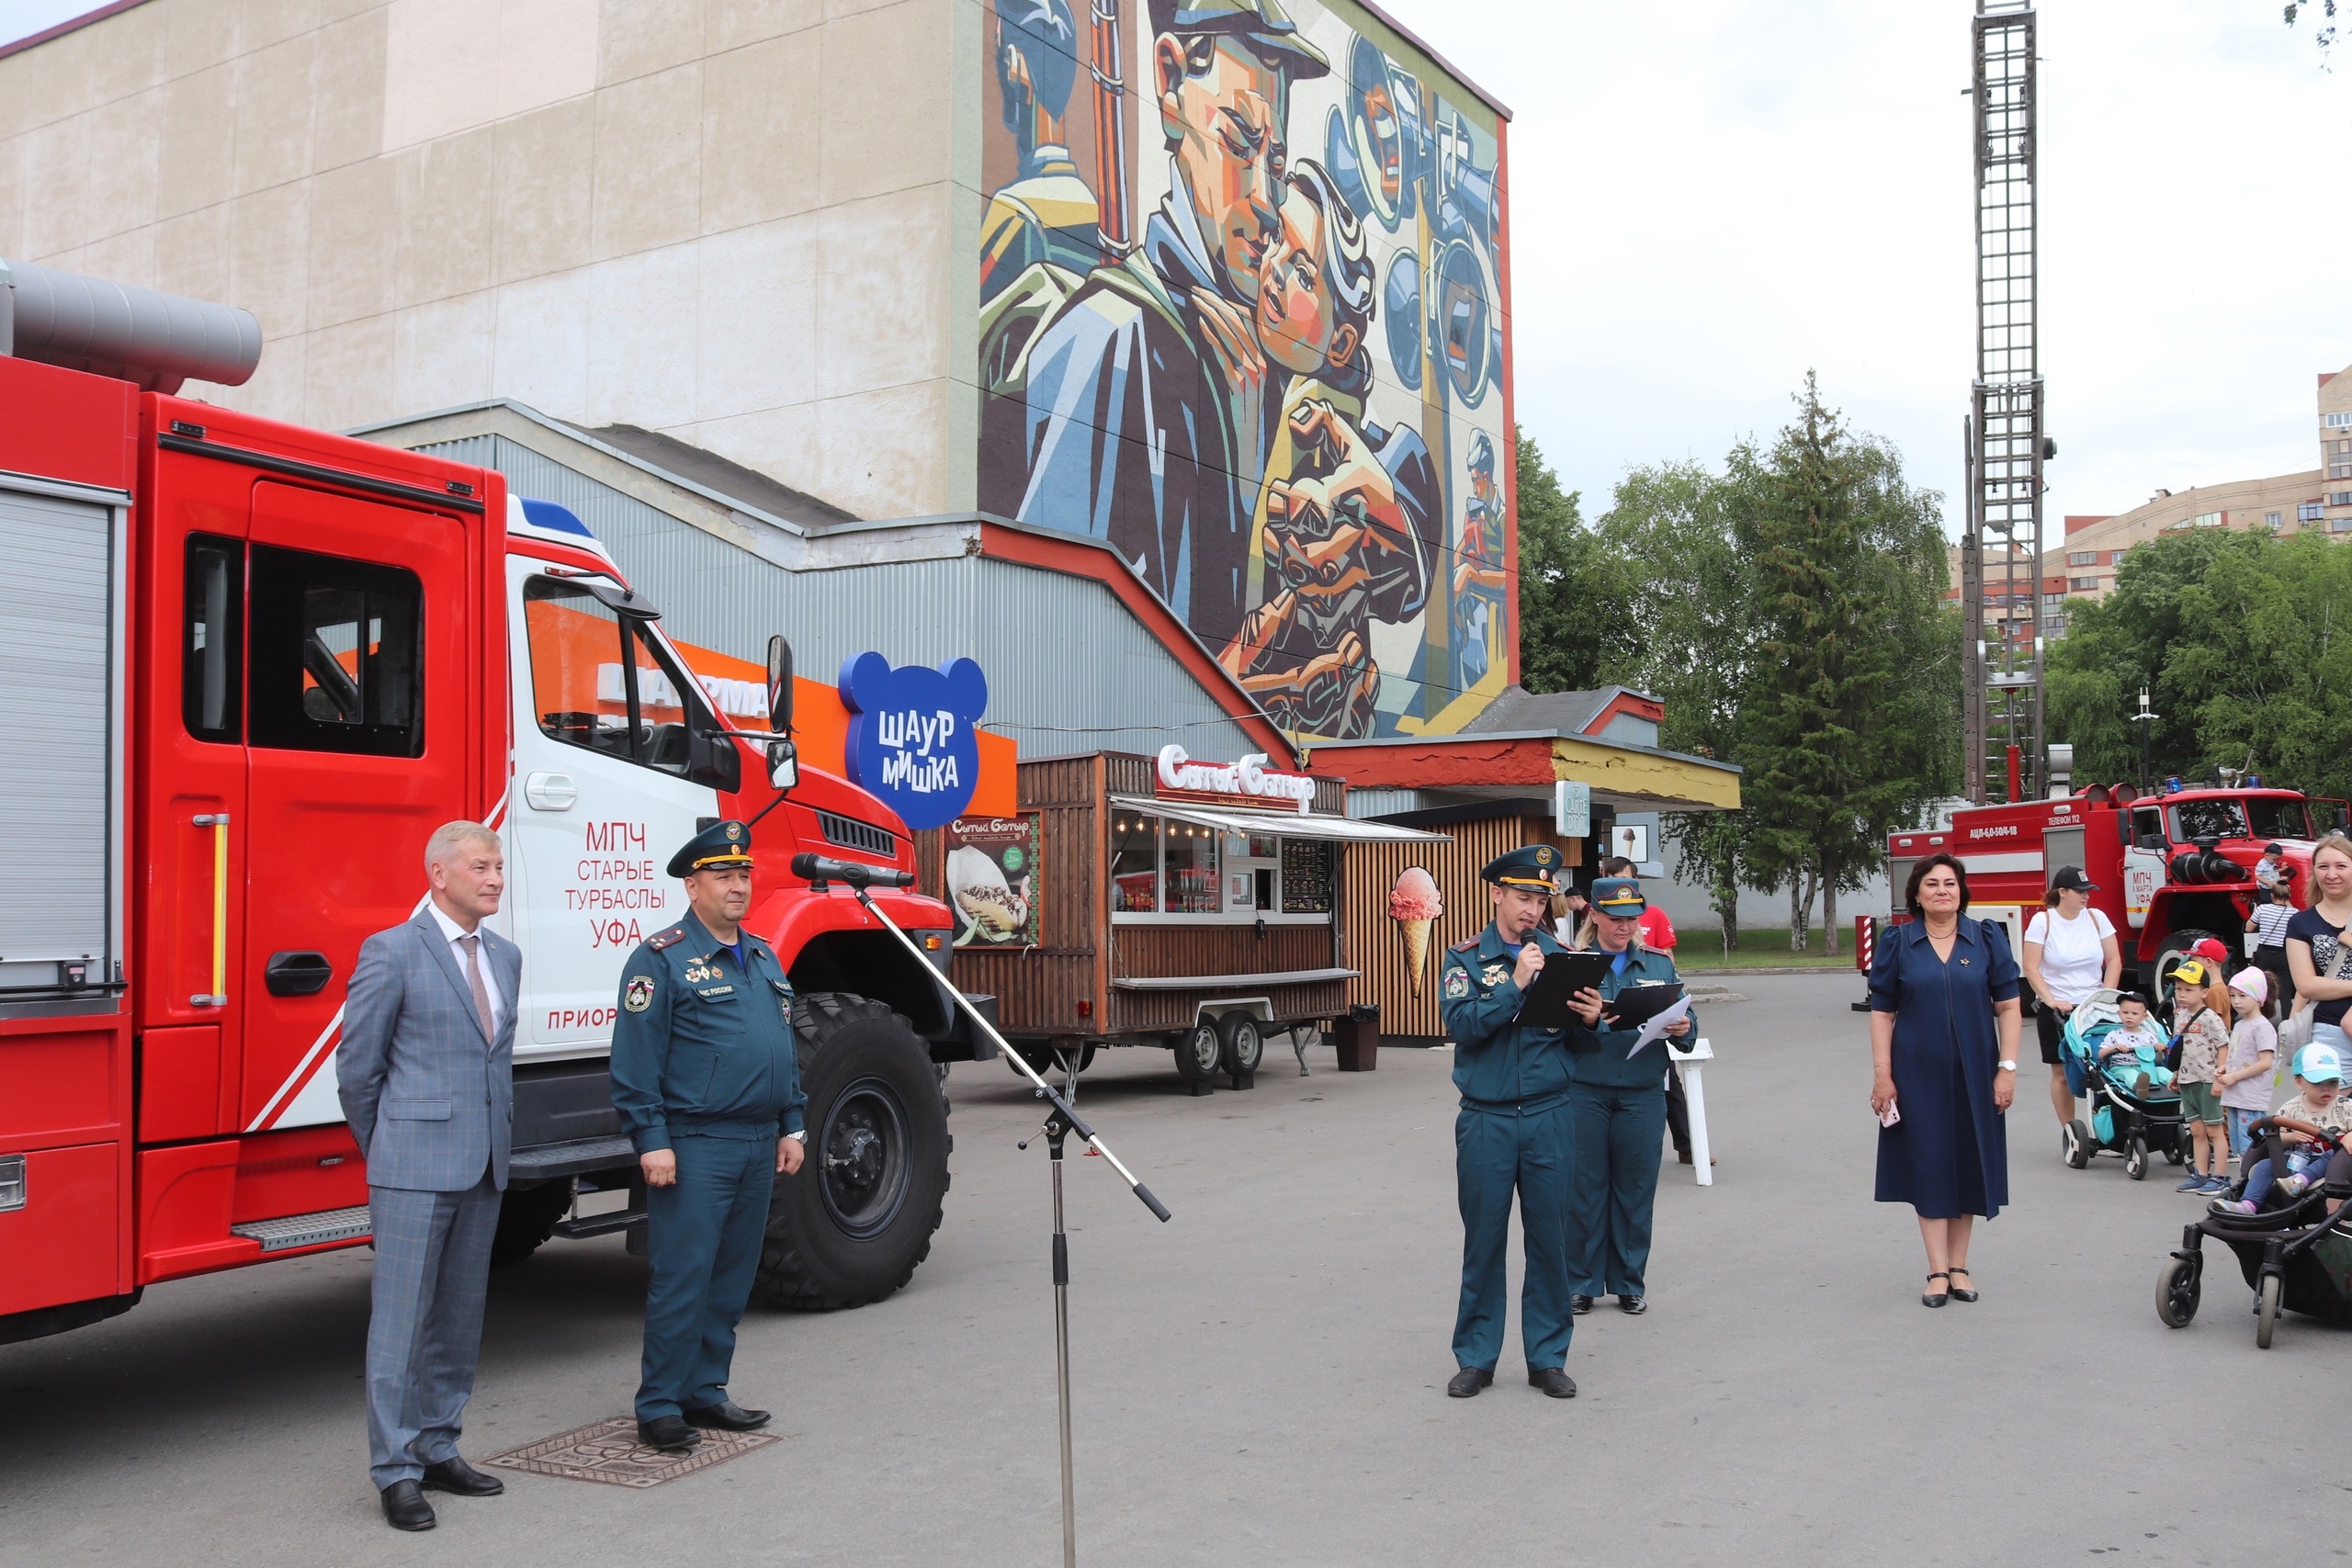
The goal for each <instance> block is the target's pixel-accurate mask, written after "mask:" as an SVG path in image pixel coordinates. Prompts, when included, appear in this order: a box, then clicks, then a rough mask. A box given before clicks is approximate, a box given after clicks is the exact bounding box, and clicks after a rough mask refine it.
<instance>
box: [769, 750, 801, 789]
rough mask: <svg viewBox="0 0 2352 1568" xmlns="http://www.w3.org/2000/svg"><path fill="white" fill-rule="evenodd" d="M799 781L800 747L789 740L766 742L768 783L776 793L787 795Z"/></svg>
mask: <svg viewBox="0 0 2352 1568" xmlns="http://www.w3.org/2000/svg"><path fill="white" fill-rule="evenodd" d="M799 783H800V748H798V747H797V746H795V745H794V744H793V743H792V742H791V741H789V740H771V741H769V742H768V784H769V785H770V786H771V787H772V788H774V789H775V792H776V793H777V794H778V795H788V794H790V793H791V792H792V791H793V789H794V788H795V787H797V785H798V784H799Z"/></svg>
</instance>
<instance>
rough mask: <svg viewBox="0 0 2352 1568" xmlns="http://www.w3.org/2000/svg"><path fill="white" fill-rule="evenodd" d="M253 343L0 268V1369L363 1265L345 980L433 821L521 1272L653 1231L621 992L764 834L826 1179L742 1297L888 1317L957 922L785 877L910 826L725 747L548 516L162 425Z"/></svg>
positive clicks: (396, 467)
mask: <svg viewBox="0 0 2352 1568" xmlns="http://www.w3.org/2000/svg"><path fill="white" fill-rule="evenodd" d="M12 307H13V310H12V309H11V308H12ZM12 315H13V320H12V319H11V317H12ZM12 349H13V356H12V352H11V351H12ZM258 353H259V335H258V332H257V331H256V330H254V327H253V319H252V318H251V317H250V316H247V315H245V314H244V313H243V312H242V311H232V310H226V309H225V308H223V307H219V306H208V305H198V304H197V303H196V302H193V301H187V300H177V299H170V298H168V297H165V296H161V295H153V294H148V293H145V292H143V291H140V290H125V289H119V288H113V286H110V285H98V284H96V283H95V281H94V280H88V279H80V278H76V277H74V276H71V275H67V274H62V273H58V272H53V271H44V270H43V269H40V268H27V267H23V266H21V265H19V266H17V268H15V269H14V274H13V279H11V277H10V276H9V274H8V271H7V268H6V264H0V565H5V572H6V581H8V582H9V583H10V585H11V586H10V597H9V602H8V604H7V607H6V610H5V611H0V623H4V624H5V635H0V712H5V713H6V714H12V715H14V717H13V718H10V719H8V720H6V728H7V733H8V734H10V735H11V736H13V737H14V739H12V740H11V741H10V742H9V743H8V745H7V746H6V749H5V751H4V752H0V802H5V809H6V820H7V830H6V833H5V834H0V1343H6V1342H8V1341H11V1340H17V1339H24V1338H29V1337H36V1336H39V1335H42V1334H49V1333H55V1332H58V1331H60V1330H62V1329H67V1328H72V1327H75V1326H79V1325H85V1324H89V1323H94V1322H97V1321H99V1320H101V1319H104V1318H107V1317H110V1316H112V1315H114V1314H117V1313H119V1312H122V1311H124V1310H126V1309H128V1308H129V1307H130V1305H132V1304H133V1303H136V1302H137V1301H138V1300H139V1298H140V1295H141V1292H142V1291H144V1290H145V1289H146V1288H147V1287H148V1286H150V1285H154V1284H158V1283H161V1282H163V1281H165V1280H177V1279H182V1278H185V1277H187V1276H189V1275H195V1274H200V1273H205V1272H209V1271H211V1270H216V1269H232V1268H238V1267H241V1266H243V1265H245V1264H251V1263H260V1262H265V1261H267V1260H269V1259H272V1258H293V1257H299V1256H301V1255H304V1254H308V1253H314V1252H320V1251H324V1250H328V1249H332V1248H336V1247H356V1246H359V1245H363V1244H364V1243H365V1242H366V1240H367V1237H368V1209H367V1206H366V1205H367V1195H368V1194H367V1176H366V1172H365V1169H364V1168H363V1166H362V1163H361V1161H360V1159H359V1156H358V1152H357V1149H356V1146H355V1145H354V1143H353V1141H352V1137H351V1134H350V1132H349V1130H348V1129H347V1128H346V1127H345V1125H344V1123H343V1120H342V1114H341V1111H340V1110H339V1108H338V1106H337V1102H336V1095H335V1078H334V1049H335V1042H336V1032H337V1028H338V1025H339V1023H340V1021H341V1019H342V1016H343V1015H342V1007H343V1001H342V998H343V994H344V988H345V981H346V980H347V977H348V976H349V974H350V970H351V966H352V964H353V963H354V961H355V959H356V955H357V953H358V949H359V943H360V942H361V940H362V939H363V938H364V937H366V936H367V935H368V933H369V932H371V931H377V930H379V929H381V928H383V927H385V926H389V925H392V924H394V923H397V922H398V921H401V920H402V919H407V918H408V917H409V916H410V915H411V914H412V913H413V911H414V910H415V909H417V908H419V907H420V904H421V901H422V897H423V891H424V880H423V876H424V873H423V863H422V850H423V845H424V840H425V838H426V836H427V835H428V834H429V833H430V831H431V830H432V829H433V828H434V827H435V825H436V824H438V823H440V822H443V821H446V820H448V819H450V818H473V819H477V820H481V821H484V822H487V823H489V824H491V825H492V826H493V827H495V828H497V829H500V830H501V831H502V832H503V834H504V836H505V840H506V846H507V866H508V875H509V881H508V888H507V894H506V901H505V905H504V908H503V910H502V912H501V914H500V916H499V917H498V919H497V921H496V924H497V925H498V926H499V927H500V929H502V930H503V932H504V934H506V935H508V936H510V937H512V938H513V939H514V940H515V942H518V943H520V944H521V946H522V948H523V950H524V953H525V965H524V971H523V976H524V979H523V984H524V994H523V996H522V998H520V1003H521V1005H520V1009H519V1014H518V1029H517V1037H516V1043H515V1125H514V1150H515V1152H514V1160H513V1167H512V1169H513V1185H512V1186H511V1187H510V1189H509V1190H508V1192H507V1194H506V1199H505V1205H504V1208H503V1213H502V1216H501V1221H500V1230H499V1237H498V1243H497V1256H498V1257H499V1258H501V1259H504V1260H511V1259H514V1258H519V1257H521V1256H523V1255H525V1254H526V1253H528V1252H529V1251H530V1250H531V1249H533V1248H534V1247H537V1246H538V1245H539V1244H540V1243H541V1242H543V1241H545V1240H546V1239H547V1238H548V1237H549V1236H550V1235H565V1236H572V1237H578V1236H585V1235H599V1234H609V1233H611V1232H613V1231H616V1230H617V1231H628V1232H629V1234H630V1239H631V1241H632V1243H633V1244H634V1243H635V1241H636V1240H637V1238H638V1237H639V1236H641V1235H642V1232H641V1230H640V1229H639V1228H637V1227H639V1224H640V1223H641V1221H642V1218H643V1202H642V1199H643V1193H642V1190H641V1188H639V1187H637V1186H636V1185H634V1182H633V1178H634V1169H635V1158H634V1156H633V1154H632V1152H631V1151H630V1149H629V1147H628V1143H627V1141H626V1140H625V1139H623V1138H621V1137H620V1136H619V1135H618V1130H617V1127H616V1122H615V1121H614V1118H613V1115H612V1111H611V1106H610V1103H609V1101H608V1099H607V1088H606V1068H605V1058H606V1055H607V1043H608V1041H609V1038H610V1032H611V1027H612V1020H613V1016H614V1006H615V1000H616V987H617V983H618V976H619V973H620V965H621V963H622V961H623V959H624V958H625V957H626V956H627V954H628V953H629V951H630V950H631V948H632V947H633V946H634V945H635V944H636V943H637V942H638V941H639V940H640V938H641V937H643V936H644V935H646V934H648V933H650V932H652V931H657V930H659V929H661V927H662V926H663V925H665V924H667V923H669V922H670V921H672V920H673V919H676V918H678V917H679V915H681V914H682V913H683V912H684V902H683V896H682V894H681V892H680V890H679V888H678V887H677V886H676V884H675V883H673V882H671V881H669V880H668V879H666V878H664V877H663V876H662V874H661V873H662V865H663V863H664V862H665V861H666V859H667V858H668V856H669V854H670V852H671V851H672V850H673V848H674V847H675V846H676V845H678V844H680V843H682V842H683V841H684V840H685V839H687V838H688V837H689V836H691V835H692V834H693V833H694V832H695V830H696V828H697V826H698V825H699V824H702V823H706V822H708V821H710V820H714V819H717V818H722V817H741V818H751V817H753V816H754V815H756V814H758V813H760V812H761V811H762V810H763V808H765V807H770V806H771V805H775V809H774V810H772V811H769V812H768V814H767V815H766V817H765V818H764V820H763V821H762V822H761V824H760V826H759V828H758V830H757V832H756V835H755V839H756V846H757V868H756V876H757V884H756V886H757V889H758V892H757V895H756V897H757V900H758V901H757V902H756V904H755V907H754V909H753V912H752V918H751V919H750V920H749V922H748V924H749V925H750V926H751V928H752V930H754V931H757V932H758V933H759V934H760V935H761V936H763V937H764V938H766V939H767V940H768V941H769V942H772V943H773V944H774V945H775V949H776V952H777V953H778V954H779V956H781V957H782V958H783V959H784V960H785V962H786V965H787V966H788V968H789V969H790V972H791V975H792V977H793V979H794V981H795V982H796V984H797V988H798V990H799V992H800V994H801V998H802V1001H801V1004H800V1005H799V1007H798V1010H797V1019H796V1021H797V1024H798V1027H799V1031H800V1041H801V1052H802V1073H803V1079H804V1082H805V1084H806V1087H807V1089H808V1091H809V1097H810V1104H809V1145H810V1155H811V1161H810V1164H811V1167H812V1168H811V1169H810V1170H809V1173H808V1174H807V1175H806V1176H805V1177H804V1178H803V1179H799V1180H797V1181H791V1182H780V1183H779V1184H778V1187H777V1194H776V1200H775V1212H774V1214H773V1216H772V1219H771V1223H770V1228H769V1236H770V1245H769V1247H768V1248H767V1253H766V1258H765V1259H764V1261H763V1268H762V1271H761V1281H760V1289H761V1292H762V1293H763V1296H764V1297H765V1298H766V1299H768V1300H769V1301H771V1302H774V1303H779V1304H787V1305H808V1306H844V1305H855V1304H858V1303H864V1302H868V1301H872V1300H875V1299H877V1298H878V1297H880V1296H882V1295H885V1294H888V1292H891V1291H892V1290H895V1289H896V1288H897V1287H898V1286H899V1284H901V1283H903V1282H904V1281H905V1280H907V1279H908V1278H909V1276H910V1274H911V1273H912V1271H913V1269H915V1267H916V1265H917V1264H918V1263H919V1262H920V1261H921V1260H922V1258H923V1256H924V1255H925V1253H926V1252H927V1251H928V1250H929V1247H930V1241H931V1235H932V1233H933V1229H934V1228H935V1227H936V1226H937V1225H938V1224H939V1221H940V1215H941V1206H942V1201H943V1197H944V1192H945V1190H946V1186H947V1155H948V1150H949V1147H950V1144H949V1139H948V1135H947V1129H946V1122H945V1112H946V1107H945V1102H944V1096H943V1092H942V1085H943V1081H944V1078H943V1075H942V1069H941V1068H940V1067H939V1066H938V1065H937V1064H939V1063H942V1062H944V1061H947V1060H950V1059H954V1058H956V1057H958V1056H970V1055H975V1054H976V1051H975V1048H974V1047H973V1046H972V1045H971V1044H970V1043H969V1036H968V1035H967V1034H965V1033H963V1032H961V1031H960V1030H959V1029H958V1027H957V1025H956V1009H955V1008H954V1007H953V1006H952V1005H951V998H949V997H948V996H947V994H946V991H945V989H944V986H945V974H946V968H947V961H948V956H949V953H950V952H951V948H950V945H949V942H948V940H947V933H948V931H949V930H950V928H951V925H952V922H951V920H950V918H949V916H948V912H947V910H946V909H945V908H944V907H943V906H942V905H940V904H938V903H937V902H936V901H934V900H932V899H928V898H922V897H914V896H911V895H909V894H905V893H897V892H889V893H885V892H880V891H877V892H876V897H877V898H878V899H882V900H885V901H886V904H885V907H886V908H888V910H889V912H890V914H891V916H892V918H893V919H895V920H896V921H897V922H898V923H899V925H901V926H902V927H904V928H906V929H907V930H908V931H910V932H911V933H913V934H914V935H915V936H916V938H917V941H918V942H920V943H921V944H922V946H923V948H924V949H925V951H926V953H935V954H936V958H935V960H934V962H933V966H932V967H926V966H925V965H924V964H922V963H921V962H918V961H917V960H916V959H915V958H914V957H912V956H911V955H910V953H908V952H907V950H906V949H905V948H904V947H902V946H900V945H899V943H898V942H897V941H896V940H895V939H894V938H893V937H892V936H891V935H890V934H889V933H888V932H886V931H883V930H881V929H880V927H879V926H878V925H876V923H875V922H874V921H873V919H871V917H869V916H867V915H866V914H865V912H864V911H863V910H862V909H861V908H859V906H858V905H857V904H856V903H855V902H854V900H853V899H852V897H850V896H849V894H848V892H847V890H846V889H845V888H843V887H841V886H839V885H838V884H836V886H834V887H832V888H831V890H830V891H827V890H822V889H812V888H811V886H809V883H808V881H807V880H805V879H803V878H800V877H797V876H795V875H794V874H792V871H791V869H790V867H791V863H792V859H793V856H794V854H795V852H797V851H801V850H810V851H815V852H819V853H821V854H824V855H827V856H831V857H836V858H839V859H843V860H849V861H864V862H866V863H873V864H877V865H887V866H890V867H895V868H898V869H899V870H903V871H912V869H913V867H914V855H913V848H912V843H911V840H910V837H909V834H908V832H907V830H906V828H905V825H904V823H903V822H902V821H901V819H899V818H898V817H897V816H895V815H894V814H893V813H892V812H890V811H889V810H888V808H887V807H884V806H883V805H882V803H881V802H879V801H877V800H876V799H874V798H873V797H872V796H870V795H866V794H865V793H864V792H862V791H860V790H857V789H855V788H853V787H852V786H851V785H849V784H847V783H845V782H843V781H842V779H840V778H837V777H833V776H830V775H828V774H826V773H820V772H817V771H816V770H814V769H806V770H801V771H800V772H799V773H798V774H797V778H796V777H795V776H794V764H793V762H792V761H791V760H790V759H789V755H788V752H787V750H786V748H785V747H784V746H782V745H779V744H778V741H777V739H776V738H775V736H774V735H773V734H771V733H753V732H749V731H744V730H739V729H738V728H736V727H735V726H734V725H732V724H730V723H729V720H728V719H727V717H726V716H724V715H723V714H722V713H721V712H720V711H719V709H718V705H716V704H714V703H712V702H711V701H709V700H707V696H708V693H707V689H706V687H705V685H704V683H702V682H698V681H697V680H696V679H695V676H694V675H693V674H692V672H691V671H689V670H688V669H687V668H686V666H685V664H684V661H683V660H681V659H680V657H679V655H678V653H677V650H676V649H675V648H674V647H673V645H672V644H671V643H670V641H669V640H668V639H667V638H666V637H664V635H663V633H662V627H661V624H660V621H659V619H658V617H657V615H656V612H655V611H654V609H653V607H652V606H651V605H650V604H646V603H645V602H644V600H643V599H642V597H641V596H639V595H638V594H636V593H634V592H631V590H630V588H629V585H628V582H627V581H624V579H623V578H622V576H621V573H620V572H619V570H617V569H616V566H615V564H614V562H613V560H612V559H611V558H610V557H608V556H607V555H606V554H605V551H604V549H603V548H602V547H600V546H599V545H598V544H597V542H596V540H595V539H594V537H593V536H591V535H590V533H589V531H588V530H587V529H586V528H585V527H583V526H582V525H581V524H580V523H579V521H578V520H577V519H576V518H575V517H573V516H572V515H571V513H567V512H565V511H563V510H562V509H561V508H559V507H555V506H550V505H546V504H543V503H540V502H533V501H528V500H518V499H515V498H512V497H510V496H509V495H508V493H507V490H506V485H505V482H504V480H503V479H502V477H501V476H500V475H499V474H498V473H497V472H496V471H494V470H492V469H488V468H472V467H468V466H465V465H462V464H458V463H451V462H446V461H441V460H439V459H436V458H433V457H422V456H418V455H414V454H411V453H405V452H401V451H396V450H392V449H390V448H387V447H384V446H375V445H371V444H368V443H366V442H361V441H355V440H348V439H345V438H343V437H339V436H335V435H331V434H322V433H320V432H316V431H311V430H303V429H299V428H296V427H293V426H290V425H286V424H282V423H274V422H272V421H269V420H266V419H259V418H254V417H252V416H249V415H244V414H239V413H234V412H229V411H226V410H224V409H220V408H217V407H214V406H211V405H209V404H205V403H201V402H197V401H192V400H184V399H181V398H178V397H175V396H170V395H165V394H167V393H169V392H173V391H175V390H176V389H177V388H178V386H179V385H180V384H181V379H182V378H183V377H184V376H196V377H198V378H203V379H209V380H216V381H220V380H225V381H231V382H234V381H236V380H240V379H242V378H243V375H245V374H247V373H250V371H251V369H252V368H253V365H254V360H255V358H256V357H257V355H258ZM38 360H47V361H51V363H40V362H37V361H38ZM66 367H74V368H66ZM787 661H788V656H787ZM791 684H792V683H791V680H790V678H789V676H788V675H786V676H785V677H784V678H783V679H782V680H781V681H780V682H776V686H777V689H779V690H780V691H781V692H783V693H786V694H788V693H789V691H790V689H791ZM788 702H789V699H788V696H787V697H786V698H785V699H784V700H783V701H782V702H780V703H779V704H778V706H779V708H786V709H787V711H788ZM732 705H735V706H739V707H740V706H741V704H740V703H738V704H732ZM776 717H777V718H778V719H780V720H781V719H783V718H785V717H786V714H784V713H779V714H778V715H776ZM777 728H783V725H782V724H781V723H779V724H778V726H777ZM775 784H782V785H783V786H784V789H783V791H782V793H783V794H784V795H785V796H786V798H785V799H783V800H782V801H781V802H778V800H777V795H778V794H779V791H778V789H777V788H776V787H775Z"/></svg>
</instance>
